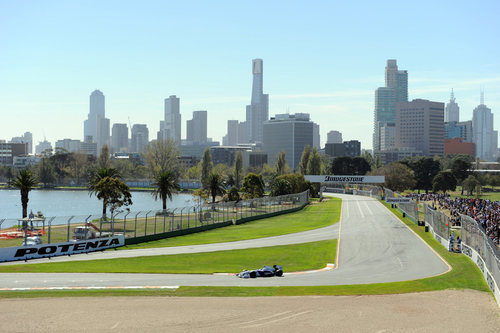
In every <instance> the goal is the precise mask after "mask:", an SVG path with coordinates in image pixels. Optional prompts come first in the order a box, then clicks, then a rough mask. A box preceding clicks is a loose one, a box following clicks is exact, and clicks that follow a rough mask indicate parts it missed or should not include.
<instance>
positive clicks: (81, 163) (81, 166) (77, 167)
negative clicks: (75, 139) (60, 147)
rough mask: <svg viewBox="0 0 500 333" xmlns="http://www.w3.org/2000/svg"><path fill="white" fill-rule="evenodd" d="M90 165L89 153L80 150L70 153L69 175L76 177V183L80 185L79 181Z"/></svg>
mask: <svg viewBox="0 0 500 333" xmlns="http://www.w3.org/2000/svg"><path fill="white" fill-rule="evenodd" d="M90 165H91V163H90V160H89V155H87V154H85V153H82V152H76V153H73V154H72V156H71V162H70V170H71V177H73V178H74V179H76V184H77V185H80V182H81V180H82V178H84V177H85V175H86V174H87V171H88V169H89V168H90Z"/></svg>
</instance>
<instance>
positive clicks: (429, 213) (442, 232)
mask: <svg viewBox="0 0 500 333" xmlns="http://www.w3.org/2000/svg"><path fill="white" fill-rule="evenodd" d="M423 206H424V221H425V222H426V223H427V224H429V225H430V226H431V227H432V229H433V230H434V232H435V233H436V234H437V235H439V236H441V237H442V238H444V239H445V240H448V237H449V236H450V227H451V225H450V218H449V217H448V216H447V215H446V214H444V213H443V212H440V211H438V210H436V208H434V207H432V206H430V205H429V204H427V203H426V202H424V203H423Z"/></svg>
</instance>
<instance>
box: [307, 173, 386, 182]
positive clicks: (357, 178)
mask: <svg viewBox="0 0 500 333" xmlns="http://www.w3.org/2000/svg"><path fill="white" fill-rule="evenodd" d="M304 177H305V179H306V180H308V181H310V182H311V183H337V184H338V183H348V184H382V183H385V176H340V175H339V176H314V175H305V176H304Z"/></svg>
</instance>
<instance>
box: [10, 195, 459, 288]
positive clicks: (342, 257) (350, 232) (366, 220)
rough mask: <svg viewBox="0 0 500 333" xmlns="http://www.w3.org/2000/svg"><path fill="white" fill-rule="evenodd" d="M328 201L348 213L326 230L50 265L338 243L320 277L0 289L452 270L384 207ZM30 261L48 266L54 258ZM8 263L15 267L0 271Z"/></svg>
mask: <svg viewBox="0 0 500 333" xmlns="http://www.w3.org/2000/svg"><path fill="white" fill-rule="evenodd" d="M330 195H332V196H335V197H339V198H341V199H342V214H341V219H340V222H339V223H336V224H333V225H331V226H328V227H324V228H319V229H314V230H309V231H304V232H298V233H293V234H286V235H281V236H275V237H267V238H260V239H252V240H245V241H235V242H227V243H214V244H204V245H190V246H179V247H164V248H154V249H135V250H122V251H105V252H99V253H92V254H82V255H74V256H71V257H58V258H53V259H51V260H50V261H51V262H60V261H68V260H69V261H78V260H96V259H114V258H127V257H140V256H155V255H168V254H181V253H201V252H213V251H224V250H235V249H248V248H258V247H266V246H276V245H288V244H300V243H306V242H314V241H321V240H329V239H338V249H337V260H336V263H335V266H334V268H333V269H328V270H319V271H315V272H310V273H309V274H297V273H295V274H294V273H287V274H285V276H284V277H282V278H268V279H263V278H259V279H239V278H236V277H235V276H231V275H227V274H213V275H208V274H128V273H83V274H82V273H1V274H0V281H2V282H1V286H0V288H2V289H3V290H8V289H11V290H12V288H15V290H19V289H21V290H22V289H29V288H40V289H42V288H43V289H45V288H47V289H59V288H91V289H100V288H112V289H113V288H134V287H139V286H143V287H151V286H158V287H160V286H162V287H164V288H167V287H172V288H175V287H177V286H253V287H256V286H259V287H276V286H328V285H354V284H371V283H384V282H397V281H407V280H415V279H421V278H425V277H432V276H436V275H440V274H444V273H446V272H448V271H449V270H450V269H451V267H450V265H449V264H448V263H447V262H446V261H445V260H444V259H442V258H441V257H440V256H439V255H438V254H437V253H436V252H435V251H434V250H433V249H431V247H430V246H428V245H427V243H425V242H424V241H423V240H422V239H420V237H419V236H418V235H417V234H415V233H414V232H413V231H412V230H410V229H409V228H408V227H407V226H406V225H405V224H404V223H403V222H401V221H400V220H399V219H398V218H397V217H396V216H394V215H393V214H392V213H391V212H390V211H389V210H388V209H387V208H386V207H384V206H383V205H382V204H381V203H380V202H379V201H378V200H376V199H373V198H369V197H364V196H354V195H342V194H330ZM31 262H32V263H35V262H49V259H39V260H33V261H31ZM8 264H12V263H4V264H2V265H8ZM16 264H29V263H24V262H21V263H16ZM269 264H274V263H269ZM255 268H257V267H255ZM285 271H286V267H285Z"/></svg>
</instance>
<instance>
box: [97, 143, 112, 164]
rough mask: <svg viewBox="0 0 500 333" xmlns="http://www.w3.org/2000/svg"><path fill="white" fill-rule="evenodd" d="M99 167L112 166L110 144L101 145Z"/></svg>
mask: <svg viewBox="0 0 500 333" xmlns="http://www.w3.org/2000/svg"><path fill="white" fill-rule="evenodd" d="M97 167H98V168H101V169H105V168H110V167H111V161H110V159H109V148H108V145H104V146H102V147H101V154H100V155H99V159H98V160H97Z"/></svg>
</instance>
